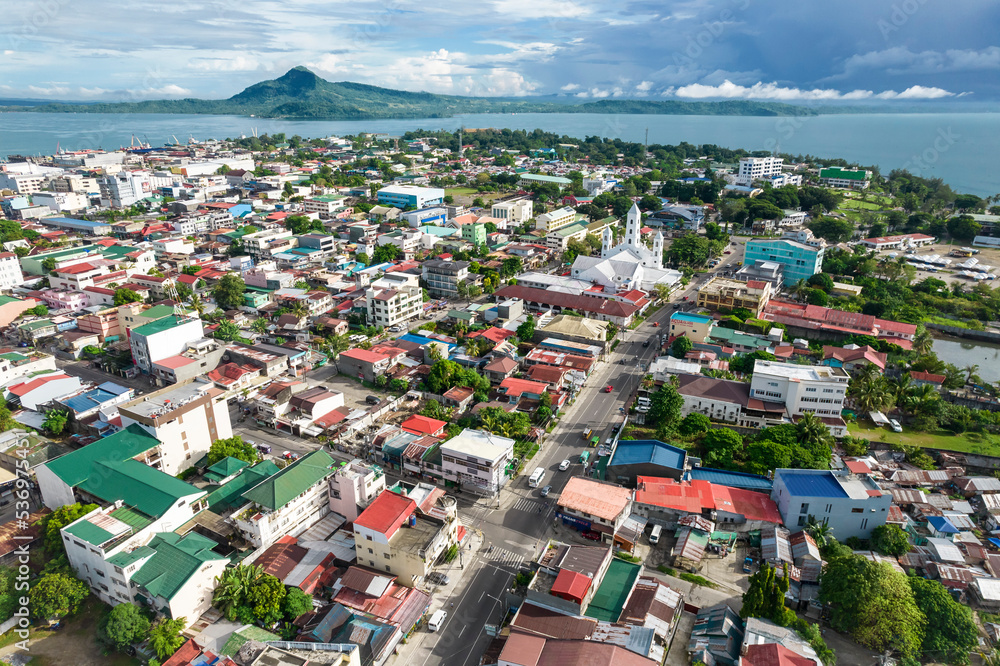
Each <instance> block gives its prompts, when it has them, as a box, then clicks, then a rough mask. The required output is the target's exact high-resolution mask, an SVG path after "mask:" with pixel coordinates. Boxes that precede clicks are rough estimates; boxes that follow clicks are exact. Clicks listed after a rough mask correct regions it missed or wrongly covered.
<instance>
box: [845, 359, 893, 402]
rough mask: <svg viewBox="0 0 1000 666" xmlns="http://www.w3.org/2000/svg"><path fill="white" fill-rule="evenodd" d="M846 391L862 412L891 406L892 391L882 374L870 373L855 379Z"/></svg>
mask: <svg viewBox="0 0 1000 666" xmlns="http://www.w3.org/2000/svg"><path fill="white" fill-rule="evenodd" d="M868 367H872V368H874V367H875V366H868ZM848 393H849V394H850V396H851V398H852V399H853V400H854V404H855V406H857V408H858V409H859V410H861V411H863V412H881V411H884V410H886V409H889V408H890V407H892V403H893V395H892V391H891V390H890V388H889V383H888V382H887V381H886V379H885V377H883V376H882V375H878V374H870V376H868V377H859V378H857V379H855V380H854V381H852V382H851V385H850V388H848Z"/></svg>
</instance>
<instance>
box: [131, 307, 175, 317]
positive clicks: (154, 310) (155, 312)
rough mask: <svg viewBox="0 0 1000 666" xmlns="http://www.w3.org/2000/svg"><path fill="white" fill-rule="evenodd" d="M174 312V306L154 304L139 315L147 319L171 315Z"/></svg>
mask: <svg viewBox="0 0 1000 666" xmlns="http://www.w3.org/2000/svg"><path fill="white" fill-rule="evenodd" d="M173 313H174V308H173V307H171V306H169V305H154V306H153V307H151V308H149V309H148V310H143V311H142V312H140V313H139V316H140V317H143V318H145V319H160V318H161V317H169V316H170V315H172V314H173Z"/></svg>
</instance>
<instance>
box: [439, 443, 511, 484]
mask: <svg viewBox="0 0 1000 666" xmlns="http://www.w3.org/2000/svg"><path fill="white" fill-rule="evenodd" d="M513 458H514V440H513V439H510V438H508V437H500V436H499V435H494V434H492V433H489V432H486V431H483V430H472V429H470V428H466V429H465V430H463V431H462V432H461V433H459V434H458V435H457V436H456V437H452V438H451V439H449V440H448V441H447V442H444V443H442V444H441V468H442V471H443V473H444V476H445V478H446V479H448V480H451V481H455V482H457V483H458V484H459V487H460V488H462V490H467V491H470V492H473V493H475V494H477V495H485V496H487V497H493V496H496V495H497V493H499V492H500V489H501V488H502V487H503V486H504V485H506V483H507V481H508V480H509V479H510V475H511V473H512V472H513V470H511V468H510V466H511V462H512V461H513Z"/></svg>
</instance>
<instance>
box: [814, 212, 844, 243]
mask: <svg viewBox="0 0 1000 666" xmlns="http://www.w3.org/2000/svg"><path fill="white" fill-rule="evenodd" d="M806 226H807V227H809V230H810V231H812V232H813V233H814V234H816V236H817V237H819V238H822V239H824V240H828V241H830V242H831V243H843V242H845V241H848V240H850V239H851V235H852V234H853V233H854V223H853V222H851V221H850V220H848V219H840V218H836V217H821V218H819V219H817V220H814V221H812V222H810V223H809V224H807V225H806Z"/></svg>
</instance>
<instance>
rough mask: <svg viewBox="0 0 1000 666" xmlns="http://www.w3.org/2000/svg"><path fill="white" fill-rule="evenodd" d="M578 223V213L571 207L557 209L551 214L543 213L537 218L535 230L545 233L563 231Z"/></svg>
mask: <svg viewBox="0 0 1000 666" xmlns="http://www.w3.org/2000/svg"><path fill="white" fill-rule="evenodd" d="M575 221H576V211H575V210H573V209H572V208H570V207H569V206H564V207H562V208H557V209H555V210H554V211H552V212H550V213H542V214H541V215H539V216H538V217H536V218H535V229H538V230H540V231H545V232H551V231H555V230H557V229H561V228H562V227H565V226H566V225H568V224H573V222H575Z"/></svg>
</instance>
